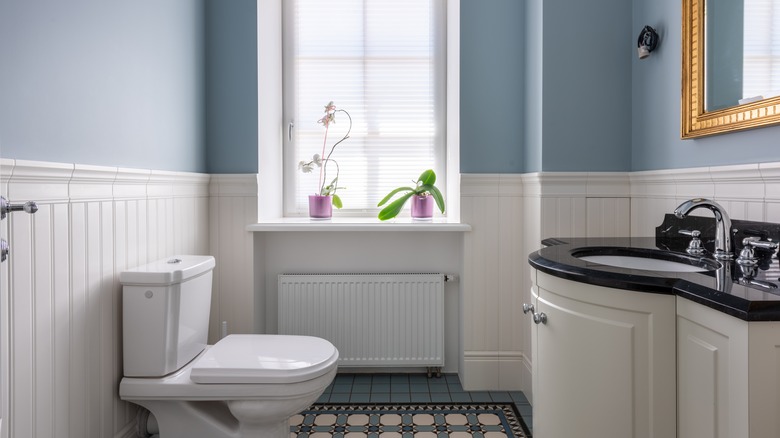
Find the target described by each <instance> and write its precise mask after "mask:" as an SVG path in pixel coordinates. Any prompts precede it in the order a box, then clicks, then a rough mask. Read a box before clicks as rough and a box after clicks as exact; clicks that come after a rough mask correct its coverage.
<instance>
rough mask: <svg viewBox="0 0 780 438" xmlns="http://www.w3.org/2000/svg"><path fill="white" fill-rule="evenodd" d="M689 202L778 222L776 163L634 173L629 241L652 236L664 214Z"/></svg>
mask: <svg viewBox="0 0 780 438" xmlns="http://www.w3.org/2000/svg"><path fill="white" fill-rule="evenodd" d="M691 198H709V199H714V200H715V201H717V202H718V203H719V204H721V205H723V207H725V209H726V211H727V212H728V214H729V216H730V217H731V218H732V219H742V220H752V221H762V222H773V223H780V163H757V164H744V165H734V166H716V167H699V168H691V169H672V170H656V171H643V172H633V173H631V234H632V236H653V235H655V227H656V226H658V225H660V224H661V222H662V221H663V215H664V214H666V213H671V212H673V211H674V209H675V208H676V207H677V206H678V205H679V204H680V203H681V202H683V201H685V200H688V199H691ZM693 214H697V215H701V216H707V215H711V213H710V212H708V211H706V210H696V211H694V213H693Z"/></svg>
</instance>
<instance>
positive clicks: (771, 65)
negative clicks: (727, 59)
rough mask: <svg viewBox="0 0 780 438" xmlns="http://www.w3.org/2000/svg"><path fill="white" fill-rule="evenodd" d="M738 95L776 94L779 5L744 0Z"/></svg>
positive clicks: (779, 52)
mask: <svg viewBox="0 0 780 438" xmlns="http://www.w3.org/2000/svg"><path fill="white" fill-rule="evenodd" d="M744 8H745V21H744V45H745V48H744V50H745V52H744V57H745V59H744V64H743V66H744V67H743V69H744V70H743V78H744V79H743V92H742V97H754V96H762V97H764V98H768V97H773V96H777V95H780V7H778V5H777V2H774V1H771V0H746V1H745V4H744Z"/></svg>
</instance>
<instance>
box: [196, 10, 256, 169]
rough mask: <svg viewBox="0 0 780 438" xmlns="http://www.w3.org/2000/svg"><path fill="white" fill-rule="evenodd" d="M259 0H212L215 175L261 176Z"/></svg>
mask: <svg viewBox="0 0 780 438" xmlns="http://www.w3.org/2000/svg"><path fill="white" fill-rule="evenodd" d="M256 26H257V9H256V0H230V1H217V0H206V59H207V60H208V62H207V63H206V145H207V149H206V154H207V160H208V171H209V173H257V169H258V161H257V160H258V151H257V82H258V81H257V27H256Z"/></svg>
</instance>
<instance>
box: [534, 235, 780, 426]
mask: <svg viewBox="0 0 780 438" xmlns="http://www.w3.org/2000/svg"><path fill="white" fill-rule="evenodd" d="M750 225H751V226H745V224H740V226H738V227H737V228H738V229H750V228H754V227H753V226H752V225H753V224H750ZM661 228H662V229H663V230H664V231H666V230H667V229H669V227H667V226H664V227H661ZM758 229H762V228H758ZM768 229H769V231H770V233H771V234H770V235H771V236H772V242H775V241H780V236H776V234H780V229H775V228H768ZM674 234H677V233H676V231H675V233H674ZM740 237H741V236H740ZM678 243H681V244H682V245H677V244H678ZM687 243H688V241H687V239H686V240H684V241H683V242H675V241H674V240H673V239H665V240H662V239H656V238H565V239H564V238H556V239H548V240H547V241H546V243H545V245H547V246H546V247H544V248H542V249H540V250H539V251H536V252H534V253H532V254H530V255H529V263H530V264H531V266H532V267H533V268H534V269H533V270H532V275H531V278H532V281H533V289H532V302H531V303H528V304H529V305H533V309H532V310H531V309H530V308H529V309H527V310H529V311H531V312H532V313H533V320H534V322H535V323H536V324H531V326H532V360H533V387H534V389H533V394H534V437H535V438H559V437H568V436H572V437H573V436H576V437H578V438H596V437H598V438H602V437H607V438H626V437H631V438H669V437H677V438H778V437H780V293H778V292H777V291H780V278H778V272H780V266H779V265H780V262H778V260H777V256H776V254H775V253H774V252H772V253H769V254H770V258H765V259H761V260H759V262H760V263H759V265H758V266H756V267H755V268H750V267H748V268H744V266H745V265H740V264H738V263H737V261H733V260H721V261H719V262H713V261H712V260H700V259H692V258H690V257H689V259H690V260H688V262H687V263H689V264H686V261H685V260H684V258H685V257H687V256H686V253H685V245H687ZM675 245H677V246H675ZM583 254H585V255H587V259H586V257H584V256H583ZM592 254H600V255H610V256H615V255H618V256H619V257H620V254H623V257H626V258H628V257H632V256H633V257H644V258H645V259H653V260H651V261H653V262H655V261H657V260H662V261H663V260H666V261H668V260H670V259H673V260H677V261H676V262H675V263H677V265H653V267H652V268H648V267H646V266H647V265H644V264H634V265H629V266H623V265H618V264H614V265H607V264H605V263H608V262H609V260H604V259H600V260H599V261H596V260H593V258H592V257H591V255H592ZM626 254H628V255H626ZM624 261H625V260H621V263H623V262H624ZM645 261H646V260H640V262H642V263H645ZM705 262H706V263H705ZM634 263H638V262H634ZM713 263H714V265H713ZM681 265H682V266H681ZM659 266H663V267H667V270H662V268H661V267H659ZM690 267H693V268H695V269H694V270H693V271H689V270H688V268H690ZM673 269H677V270H676V271H675V270H673ZM524 310H525V309H524Z"/></svg>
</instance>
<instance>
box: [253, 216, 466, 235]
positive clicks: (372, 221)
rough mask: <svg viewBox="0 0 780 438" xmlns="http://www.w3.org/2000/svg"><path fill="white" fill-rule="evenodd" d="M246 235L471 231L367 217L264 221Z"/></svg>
mask: <svg viewBox="0 0 780 438" xmlns="http://www.w3.org/2000/svg"><path fill="white" fill-rule="evenodd" d="M246 229H247V231H253V232H265V231H370V232H379V231H456V232H466V231H471V225H469V224H463V223H456V222H447V219H445V218H439V219H434V220H433V221H430V222H423V221H412V220H411V219H410V218H396V219H393V220H390V221H387V222H382V221H380V220H379V219H377V218H368V217H334V218H332V219H330V220H324V221H317V220H311V219H309V218H308V217H295V218H290V217H288V218H278V219H268V220H264V221H262V222H258V223H256V224H250V225H247V227H246Z"/></svg>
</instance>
